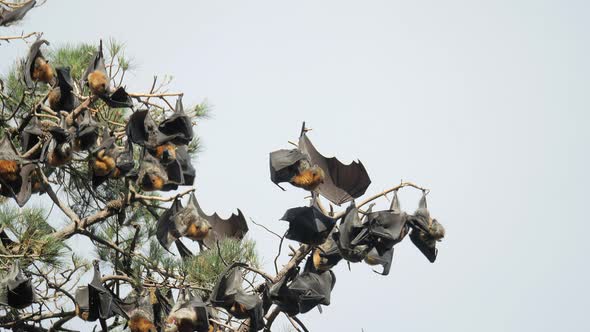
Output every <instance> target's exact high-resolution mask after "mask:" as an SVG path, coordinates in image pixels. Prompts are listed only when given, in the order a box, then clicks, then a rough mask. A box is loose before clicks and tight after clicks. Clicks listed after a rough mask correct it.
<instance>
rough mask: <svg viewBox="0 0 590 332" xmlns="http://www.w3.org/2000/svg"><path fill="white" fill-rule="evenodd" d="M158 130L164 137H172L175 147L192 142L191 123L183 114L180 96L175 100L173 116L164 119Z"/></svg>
mask: <svg viewBox="0 0 590 332" xmlns="http://www.w3.org/2000/svg"><path fill="white" fill-rule="evenodd" d="M158 128H159V130H160V132H162V133H163V134H164V135H168V136H173V137H174V138H173V139H172V143H174V144H176V145H187V144H189V143H190V142H191V141H192V140H193V137H194V133H193V123H192V121H191V119H190V117H189V116H188V115H187V114H186V113H185V112H184V107H183V106H182V96H181V97H178V99H177V100H176V107H175V109H174V114H172V115H171V116H170V117H169V118H167V119H164V121H162V122H161V123H160V125H159V126H158Z"/></svg>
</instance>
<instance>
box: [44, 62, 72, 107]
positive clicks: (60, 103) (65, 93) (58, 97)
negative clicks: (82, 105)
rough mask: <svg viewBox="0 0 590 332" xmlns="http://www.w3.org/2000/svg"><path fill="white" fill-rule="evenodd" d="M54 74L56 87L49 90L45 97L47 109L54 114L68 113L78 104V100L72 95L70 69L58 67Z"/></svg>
mask: <svg viewBox="0 0 590 332" xmlns="http://www.w3.org/2000/svg"><path fill="white" fill-rule="evenodd" d="M55 72H56V73H57V86H56V87H54V88H53V89H52V90H51V92H50V93H49V96H48V97H47V100H48V101H49V107H50V108H51V109H52V110H54V111H55V112H59V111H67V112H70V111H72V110H73V109H74V108H76V107H77V106H78V104H79V102H78V99H77V98H76V96H74V94H73V93H72V92H73V91H74V80H72V76H71V74H70V67H58V68H56V69H55Z"/></svg>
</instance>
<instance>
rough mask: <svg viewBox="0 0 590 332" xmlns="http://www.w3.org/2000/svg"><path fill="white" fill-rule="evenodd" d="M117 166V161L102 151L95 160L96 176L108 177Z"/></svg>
mask: <svg viewBox="0 0 590 332" xmlns="http://www.w3.org/2000/svg"><path fill="white" fill-rule="evenodd" d="M115 166H116V162H115V159H114V158H113V157H111V156H109V155H107V154H106V153H105V151H104V150H100V151H99V152H98V154H97V155H96V159H95V160H94V166H93V169H94V174H95V175H97V176H106V175H108V174H109V173H110V172H111V171H113V169H115Z"/></svg>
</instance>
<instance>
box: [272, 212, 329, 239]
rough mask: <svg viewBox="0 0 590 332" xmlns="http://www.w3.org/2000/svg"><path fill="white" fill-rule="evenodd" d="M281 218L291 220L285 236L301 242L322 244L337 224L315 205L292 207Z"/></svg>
mask: <svg viewBox="0 0 590 332" xmlns="http://www.w3.org/2000/svg"><path fill="white" fill-rule="evenodd" d="M281 220H285V221H287V222H289V229H288V230H287V234H286V235H285V237H286V238H287V239H290V240H295V241H298V242H301V243H305V244H310V245H320V244H322V243H324V241H325V240H326V238H327V236H328V234H330V232H331V231H332V229H333V228H334V226H335V225H336V221H335V220H334V219H332V218H330V217H328V216H326V215H324V214H323V213H322V211H320V209H318V208H317V207H316V206H315V205H312V206H303V207H296V208H291V209H289V210H287V211H286V212H285V214H284V215H283V217H282V218H281Z"/></svg>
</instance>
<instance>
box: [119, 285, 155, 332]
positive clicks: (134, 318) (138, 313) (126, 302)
mask: <svg viewBox="0 0 590 332" xmlns="http://www.w3.org/2000/svg"><path fill="white" fill-rule="evenodd" d="M151 293H153V291H148V290H146V289H143V290H141V291H139V292H138V291H135V290H134V291H132V292H131V293H129V295H127V296H126V297H125V299H123V301H122V304H121V307H122V308H123V310H125V312H126V313H127V316H129V320H128V321H127V326H128V327H129V330H130V331H131V332H157V331H158V329H157V326H156V320H157V317H156V314H155V310H154V305H155V302H156V301H157V300H156V298H155V297H156V296H155V294H154V295H152V294H151ZM152 299H153V300H152Z"/></svg>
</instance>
